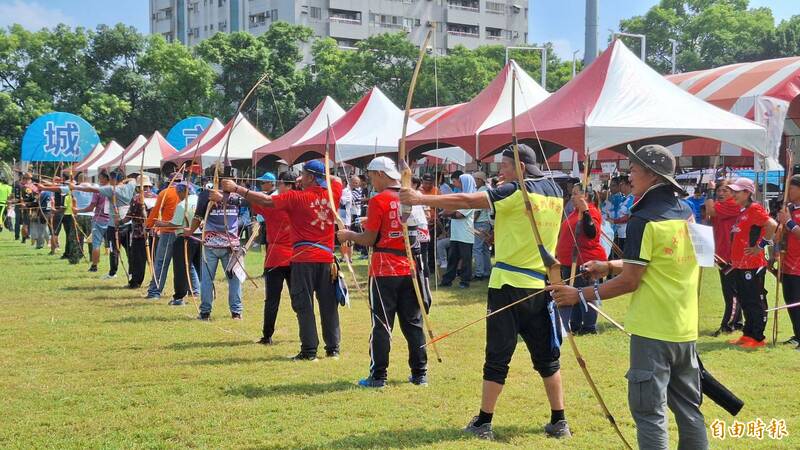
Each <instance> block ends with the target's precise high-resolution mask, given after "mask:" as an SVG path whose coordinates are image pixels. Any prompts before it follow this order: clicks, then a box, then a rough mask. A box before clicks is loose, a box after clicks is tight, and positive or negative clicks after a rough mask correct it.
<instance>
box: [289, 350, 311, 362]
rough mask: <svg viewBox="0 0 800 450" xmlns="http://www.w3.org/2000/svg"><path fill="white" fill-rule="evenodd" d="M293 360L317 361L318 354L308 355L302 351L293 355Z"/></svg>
mask: <svg viewBox="0 0 800 450" xmlns="http://www.w3.org/2000/svg"><path fill="white" fill-rule="evenodd" d="M291 360H292V361H295V362H297V361H311V362H316V361H317V355H307V354H305V353H303V352H300V353H298V354H296V355H294V356H292V358H291Z"/></svg>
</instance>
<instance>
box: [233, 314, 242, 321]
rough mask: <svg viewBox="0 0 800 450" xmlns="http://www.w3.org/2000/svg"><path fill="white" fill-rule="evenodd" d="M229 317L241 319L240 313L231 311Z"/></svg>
mask: <svg viewBox="0 0 800 450" xmlns="http://www.w3.org/2000/svg"><path fill="white" fill-rule="evenodd" d="M231 319H233V320H242V313H231Z"/></svg>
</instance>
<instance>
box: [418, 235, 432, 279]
mask: <svg viewBox="0 0 800 450" xmlns="http://www.w3.org/2000/svg"><path fill="white" fill-rule="evenodd" d="M431 247H433V245H431V243H430V242H420V243H419V250H420V259H421V261H422V262H423V263H424V264H423V265H422V272H423V274H424V275H425V277H426V278H430V276H431V273H430V272H431V267H433V266H431V260H430V256H429V254H430V252H431Z"/></svg>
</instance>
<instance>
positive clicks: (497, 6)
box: [486, 2, 506, 14]
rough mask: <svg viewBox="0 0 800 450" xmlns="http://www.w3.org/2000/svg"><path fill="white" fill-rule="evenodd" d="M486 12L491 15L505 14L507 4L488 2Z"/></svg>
mask: <svg viewBox="0 0 800 450" xmlns="http://www.w3.org/2000/svg"><path fill="white" fill-rule="evenodd" d="M486 12H488V13H491V14H505V13H506V4H505V3H499V2H486Z"/></svg>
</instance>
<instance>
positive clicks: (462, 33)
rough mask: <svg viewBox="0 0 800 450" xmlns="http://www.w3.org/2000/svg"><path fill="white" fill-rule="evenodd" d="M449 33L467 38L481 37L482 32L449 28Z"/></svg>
mask: <svg viewBox="0 0 800 450" xmlns="http://www.w3.org/2000/svg"><path fill="white" fill-rule="evenodd" d="M447 34H449V35H451V36H461V37H466V38H480V37H481V35H480V33H473V32H471V31H454V30H447Z"/></svg>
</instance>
